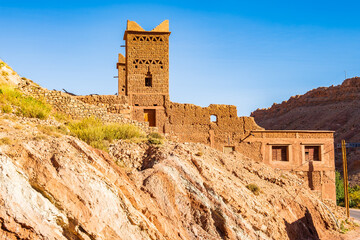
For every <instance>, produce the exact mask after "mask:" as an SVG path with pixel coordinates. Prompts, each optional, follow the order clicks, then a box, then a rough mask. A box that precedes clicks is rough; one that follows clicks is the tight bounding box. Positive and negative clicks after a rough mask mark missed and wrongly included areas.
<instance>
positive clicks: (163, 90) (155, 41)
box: [117, 20, 170, 131]
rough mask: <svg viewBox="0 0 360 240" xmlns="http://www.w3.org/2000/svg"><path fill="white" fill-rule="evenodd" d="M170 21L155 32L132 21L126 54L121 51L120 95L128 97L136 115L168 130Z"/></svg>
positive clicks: (165, 22)
mask: <svg viewBox="0 0 360 240" xmlns="http://www.w3.org/2000/svg"><path fill="white" fill-rule="evenodd" d="M169 36H170V32H169V21H168V20H165V21H164V22H162V23H161V24H160V25H158V26H157V27H156V28H154V29H153V30H152V31H145V30H144V29H142V28H141V27H140V26H139V25H138V24H137V23H136V22H132V21H128V25H127V29H126V31H125V34H124V40H125V43H126V44H125V47H126V49H125V52H126V54H125V56H126V58H125V57H124V56H123V55H121V54H119V63H118V65H117V68H118V71H119V73H118V74H119V75H118V76H119V85H118V86H119V87H118V94H119V95H125V96H128V101H129V104H130V106H131V107H132V108H133V109H132V118H133V119H134V120H138V121H147V122H149V125H150V126H151V127H158V129H159V130H160V131H164V124H165V121H166V119H165V115H166V114H165V108H166V103H168V102H169Z"/></svg>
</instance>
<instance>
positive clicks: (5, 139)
mask: <svg viewBox="0 0 360 240" xmlns="http://www.w3.org/2000/svg"><path fill="white" fill-rule="evenodd" d="M10 144H12V141H11V139H10V138H8V137H3V138H0V145H10Z"/></svg>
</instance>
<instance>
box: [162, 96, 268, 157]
mask: <svg viewBox="0 0 360 240" xmlns="http://www.w3.org/2000/svg"><path fill="white" fill-rule="evenodd" d="M166 113H167V116H168V123H167V124H166V125H165V133H168V134H169V135H174V136H176V137H177V138H178V139H179V140H180V141H183V142H200V143H204V144H208V145H210V146H211V147H214V148H216V149H218V150H220V151H223V150H224V147H233V148H234V150H235V151H238V152H248V155H249V156H251V157H252V158H253V159H260V158H261V156H260V155H259V154H260V151H259V150H260V149H259V146H257V145H256V144H254V145H249V144H243V143H242V141H241V140H242V139H244V138H246V137H247V136H248V135H249V134H250V131H251V130H260V129H262V128H261V127H259V126H258V125H256V123H255V122H254V120H253V118H251V117H238V116H237V110H236V107H235V106H231V105H216V104H211V105H210V106H209V107H204V108H203V107H200V106H196V105H193V104H181V103H173V102H170V104H169V106H168V108H167V109H166ZM211 116H213V118H214V119H213V120H215V118H216V121H212V119H211Z"/></svg>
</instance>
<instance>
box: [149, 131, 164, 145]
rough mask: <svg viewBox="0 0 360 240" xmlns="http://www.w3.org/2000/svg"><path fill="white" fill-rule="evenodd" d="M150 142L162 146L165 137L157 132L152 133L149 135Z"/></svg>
mask: <svg viewBox="0 0 360 240" xmlns="http://www.w3.org/2000/svg"><path fill="white" fill-rule="evenodd" d="M147 139H148V142H149V143H151V144H155V145H161V144H163V143H164V137H163V136H162V135H161V134H160V133H157V132H152V133H149V134H148V135H147Z"/></svg>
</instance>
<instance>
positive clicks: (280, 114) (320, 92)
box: [251, 77, 360, 184]
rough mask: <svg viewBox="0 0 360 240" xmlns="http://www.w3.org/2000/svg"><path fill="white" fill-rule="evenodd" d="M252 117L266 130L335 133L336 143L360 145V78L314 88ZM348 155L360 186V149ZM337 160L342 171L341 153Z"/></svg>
mask: <svg viewBox="0 0 360 240" xmlns="http://www.w3.org/2000/svg"><path fill="white" fill-rule="evenodd" d="M251 116H252V117H254V118H255V121H256V123H257V124H259V125H260V126H262V127H264V128H265V129H284V130H286V129H294V130H300V129H304V130H306V129H313V130H333V131H335V134H334V137H335V143H340V141H341V139H345V140H346V142H360V78H359V77H355V78H349V79H346V80H345V81H344V82H343V83H342V84H341V85H338V86H330V87H319V88H316V89H313V90H311V91H309V92H307V93H305V94H304V95H297V96H293V97H291V98H290V99H289V100H287V101H284V102H282V103H280V104H273V105H272V106H271V107H270V108H267V109H257V110H256V111H254V112H252V113H251ZM348 153H349V155H348V158H349V159H348V160H349V174H350V180H351V183H352V184H360V149H359V150H356V149H349V151H348ZM336 160H337V161H336V166H337V168H338V170H341V167H342V165H341V155H340V154H339V152H337V154H336Z"/></svg>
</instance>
